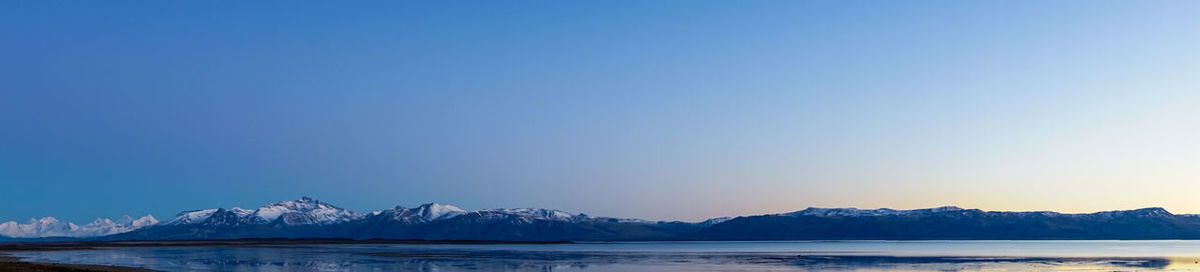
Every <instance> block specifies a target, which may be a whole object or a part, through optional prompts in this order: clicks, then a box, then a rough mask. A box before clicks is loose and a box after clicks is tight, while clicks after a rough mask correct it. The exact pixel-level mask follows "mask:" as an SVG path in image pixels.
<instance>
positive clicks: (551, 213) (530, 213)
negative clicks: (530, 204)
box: [475, 208, 587, 221]
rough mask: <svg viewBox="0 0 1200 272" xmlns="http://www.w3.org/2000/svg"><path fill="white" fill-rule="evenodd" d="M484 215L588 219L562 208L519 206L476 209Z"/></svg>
mask: <svg viewBox="0 0 1200 272" xmlns="http://www.w3.org/2000/svg"><path fill="white" fill-rule="evenodd" d="M475 213H478V214H480V215H482V216H484V217H497V216H508V217H513V218H516V219H520V220H526V221H528V220H551V221H575V220H582V219H586V218H587V216H586V215H585V216H580V215H577V214H573V213H568V212H564V211H560V210H551V209H538V208H517V209H487V210H479V211H475Z"/></svg>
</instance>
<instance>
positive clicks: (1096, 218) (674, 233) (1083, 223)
mask: <svg viewBox="0 0 1200 272" xmlns="http://www.w3.org/2000/svg"><path fill="white" fill-rule="evenodd" d="M0 236H2V237H0V238H3V237H7V238H8V239H10V240H11V239H30V238H43V239H45V237H73V238H76V239H87V240H193V239H243V238H350V239H405V240H411V239H423V240H489V241H650V240H815V239H821V240H825V239H846V240H855V239H882V240H918V239H1012V240H1024V239H1200V216H1197V215H1176V214H1171V213H1170V212H1167V211H1166V210H1164V209H1162V208H1145V209H1137V210H1125V211H1108V212H1097V213H1087V214H1064V213H1056V212H1048V211H1040V212H994V211H982V210H978V209H962V208H958V207H951V206H947V207H938V208H930V209H916V210H894V209H855V208H807V209H804V210H800V211H796V212H790V213H780V214H766V215H754V216H741V217H736V218H728V217H723V218H713V219H709V220H705V221H702V222H680V221H646V220H640V219H623V218H608V217H590V216H588V215H585V214H577V213H569V212H564V211H560V210H552V209H538V208H521V209H483V210H474V211H467V210H463V209H460V208H458V207H455V206H452V205H443V204H438V203H428V204H423V205H419V206H417V207H412V208H406V207H402V206H396V207H393V208H388V209H383V210H377V211H372V212H367V213H362V212H357V211H352V210H347V209H343V208H340V207H337V206H334V205H332V204H329V203H325V202H321V201H318V200H315V199H311V198H308V197H302V198H300V199H297V200H292V201H282V202H276V203H271V204H267V205H265V206H262V207H259V208H257V209H242V208H236V207H235V208H229V209H225V208H216V209H204V210H193V211H184V212H181V213H179V214H177V215H176V216H175V217H173V218H170V219H168V220H165V221H162V222H159V221H158V220H157V219H155V218H154V217H152V216H145V217H142V218H138V219H133V218H131V217H125V218H122V219H119V220H116V221H114V220H109V219H97V220H96V221H94V222H92V223H89V224H85V225H76V224H73V223H64V222H61V221H58V220H56V219H54V218H50V217H47V218H43V219H40V220H30V221H29V222H27V223H24V224H21V223H16V222H7V223H3V224H0Z"/></svg>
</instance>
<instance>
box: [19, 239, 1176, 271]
mask: <svg viewBox="0 0 1200 272" xmlns="http://www.w3.org/2000/svg"><path fill="white" fill-rule="evenodd" d="M13 255H16V256H18V257H24V258H26V260H30V261H40V262H59V263H77V264H103V265H121V266H137V267H145V268H150V269H157V270H165V271H398V270H404V271H816V270H847V271H882V270H911V271H947V270H950V271H953V270H990V271H1030V270H1036V271H1047V270H1064V271H1147V270H1166V271H1193V270H1196V271H1200V241H801V242H796V241H788V242H646V243H578V244H557V245H305V246H240V247H215V246H214V247H153V248H105V249H95V250H79V251H46V252H16V253H14V254H13Z"/></svg>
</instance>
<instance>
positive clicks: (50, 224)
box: [0, 215, 158, 238]
mask: <svg viewBox="0 0 1200 272" xmlns="http://www.w3.org/2000/svg"><path fill="white" fill-rule="evenodd" d="M155 224H158V219H155V218H154V216H151V215H146V216H143V217H141V218H137V219H134V218H133V217H130V216H124V217H122V218H121V219H119V220H117V221H113V220H112V219H108V218H97V219H96V220H95V221H92V222H91V223H88V224H86V225H77V224H75V223H71V222H63V221H59V220H58V219H56V218H54V217H44V218H42V219H29V221H28V222H26V223H23V224H22V223H17V222H15V221H9V222H4V223H0V236H5V237H10V238H43V237H93V236H104V235H110V234H117V233H125V232H130V231H134V230H137V229H140V228H144V227H147V226H151V225H155Z"/></svg>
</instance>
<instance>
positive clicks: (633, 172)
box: [0, 0, 1200, 222]
mask: <svg viewBox="0 0 1200 272" xmlns="http://www.w3.org/2000/svg"><path fill="white" fill-rule="evenodd" d="M1196 10H1200V3H1198V2H1187V1H1136V2H1135V1H623V0H618V1H426V2H417V1H381V2H354V3H343V2H328V1H311V2H310V1H278V2H270V1H263V2H221V1H217V2H212V1H162V2H160V1H150V2H147V1H3V2H0V221H10V220H15V221H25V220H28V219H29V218H34V217H38V218H40V217H43V216H55V217H58V218H60V219H66V220H71V221H76V222H88V221H91V220H92V219H94V218H96V217H118V216H120V215H125V214H129V215H144V214H153V215H155V216H156V217H159V218H160V219H165V218H170V217H171V216H173V215H174V214H175V213H177V212H179V211H183V210H194V209H202V208H215V207H235V206H238V207H244V208H254V207H258V206H261V205H263V204H266V203H269V202H274V201H282V200H290V199H296V198H299V197H301V196H311V197H313V198H316V199H320V200H323V201H326V202H329V203H332V204H335V205H338V206H341V207H345V208H349V209H353V210H358V211H370V210H376V209H384V208H389V207H393V206H396V205H403V206H410V207H411V206H415V205H418V204H421V203H426V202H439V203H447V204H453V205H457V206H460V207H463V208H466V209H482V208H498V207H510V208H511V207H545V208H555V209H562V210H566V211H569V212H582V213H586V214H589V215H593V216H613V217H635V218H644V219H651V220H693V221H694V220H703V219H706V218H711V217H718V216H732V215H748V214H763V213H776V212H788V211H795V210H800V209H803V208H805V207H809V206H817V207H858V208H880V207H889V208H900V209H907V208H925V207H934V206H944V205H956V206H960V207H965V208H979V209H984V210H1012V211H1024V210H1054V211H1060V212H1094V211H1102V210H1116V209H1133V208H1142V207H1165V208H1167V209H1168V210H1170V211H1171V212H1175V213H1200V198H1197V197H1196V195H1197V193H1200V50H1197V48H1200V35H1197V34H1200V33H1198V31H1200V18H1197V17H1196V16H1194V15H1195V11H1196Z"/></svg>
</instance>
